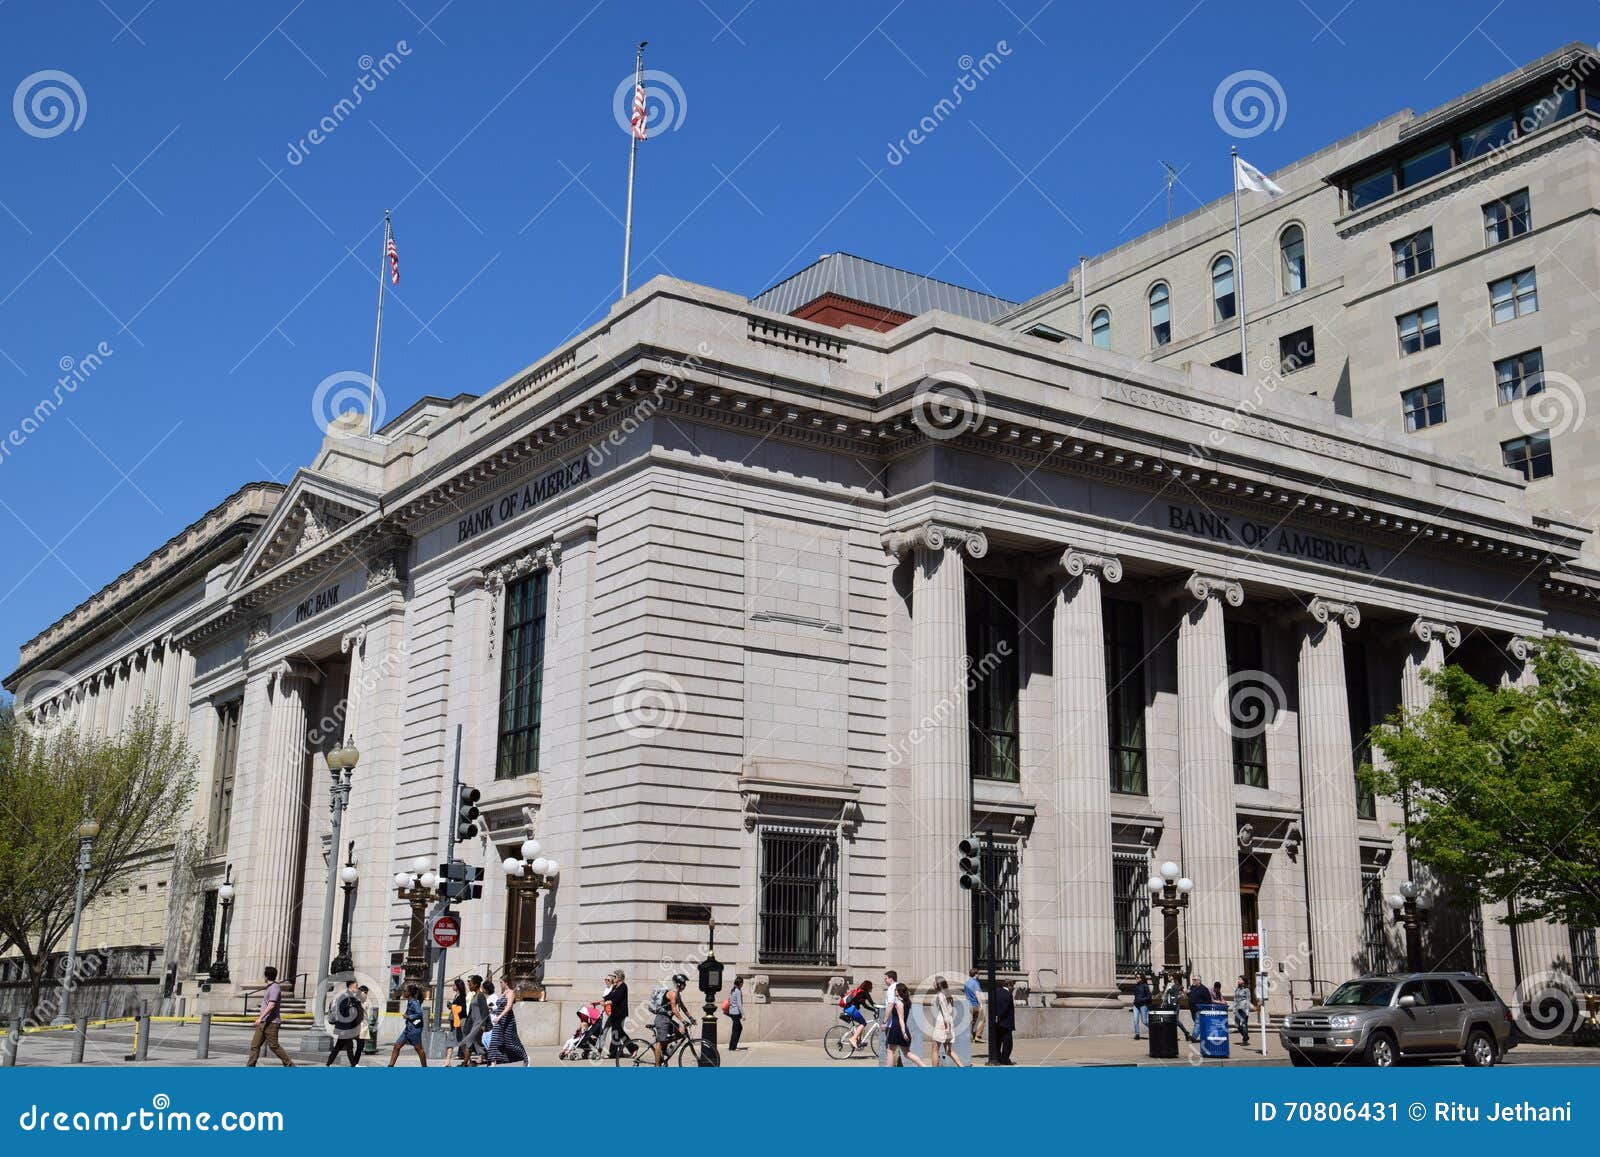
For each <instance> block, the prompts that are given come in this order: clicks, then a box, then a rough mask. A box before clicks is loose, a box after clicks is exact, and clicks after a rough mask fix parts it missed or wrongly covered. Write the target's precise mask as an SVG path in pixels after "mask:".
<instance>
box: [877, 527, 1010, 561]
mask: <svg viewBox="0 0 1600 1157" xmlns="http://www.w3.org/2000/svg"><path fill="white" fill-rule="evenodd" d="M883 549H884V550H885V551H887V552H888V553H889V554H892V555H894V556H896V557H900V556H902V555H905V554H907V553H908V552H910V551H913V550H928V551H939V550H965V551H966V552H967V554H968V555H970V556H971V557H973V558H982V557H983V556H984V555H986V554H988V553H989V539H988V537H987V536H986V535H985V534H984V533H983V531H981V530H978V529H976V528H973V527H965V526H955V525H953V524H951V523H943V522H935V521H933V520H932V519H929V520H928V521H926V522H923V523H920V524H918V525H916V526H912V527H907V528H905V529H903V530H892V531H890V532H889V533H887V534H885V535H884V536H883Z"/></svg>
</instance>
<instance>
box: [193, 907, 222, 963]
mask: <svg viewBox="0 0 1600 1157" xmlns="http://www.w3.org/2000/svg"><path fill="white" fill-rule="evenodd" d="M216 940H217V890H216V889H215V888H211V889H209V890H207V891H206V893H205V895H203V896H201V897H200V930H199V931H198V932H196V933H195V938H194V970H195V971H196V972H205V971H207V970H208V969H210V967H211V961H212V958H213V954H214V952H215V950H216Z"/></svg>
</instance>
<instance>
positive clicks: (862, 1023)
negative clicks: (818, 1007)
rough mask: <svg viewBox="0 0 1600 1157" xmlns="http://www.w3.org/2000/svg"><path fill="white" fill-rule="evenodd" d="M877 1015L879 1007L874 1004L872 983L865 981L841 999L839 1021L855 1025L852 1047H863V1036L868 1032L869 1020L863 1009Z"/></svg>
mask: <svg viewBox="0 0 1600 1157" xmlns="http://www.w3.org/2000/svg"><path fill="white" fill-rule="evenodd" d="M863 1008H864V1009H866V1010H867V1011H868V1012H873V1013H876V1012H877V1011H878V1006H877V1005H875V1004H873V1003H872V981H870V980H863V981H862V982H861V983H860V984H858V985H856V986H855V987H854V988H852V989H851V990H850V991H849V992H847V993H845V994H844V995H843V996H841V997H840V998H839V1019H840V1020H847V1021H849V1022H850V1023H851V1024H853V1025H855V1029H854V1030H853V1031H852V1032H851V1033H850V1047H851V1048H852V1049H857V1048H860V1047H861V1034H862V1033H864V1032H866V1030H867V1018H866V1016H865V1014H863V1013H862V1011H861V1010H862V1009H863Z"/></svg>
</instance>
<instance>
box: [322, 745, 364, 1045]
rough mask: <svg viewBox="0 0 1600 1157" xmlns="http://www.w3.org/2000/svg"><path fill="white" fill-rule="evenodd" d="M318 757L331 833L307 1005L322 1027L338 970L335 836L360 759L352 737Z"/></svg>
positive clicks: (347, 804)
mask: <svg viewBox="0 0 1600 1157" xmlns="http://www.w3.org/2000/svg"><path fill="white" fill-rule="evenodd" d="M322 758H323V761H324V762H325V763H327V765H328V777H329V782H328V811H329V818H330V820H331V822H332V829H333V834H332V838H331V840H330V841H329V843H328V889H327V894H326V895H325V896H324V897H323V901H322V950H321V951H320V952H318V953H317V987H316V990H315V991H316V998H315V999H314V1000H313V1001H312V1006H311V1014H312V1017H313V1019H314V1021H315V1023H316V1025H317V1027H318V1028H321V1027H322V1020H323V1004H324V1003H325V1002H326V1000H327V992H326V989H327V987H328V977H329V976H330V975H331V974H332V973H334V972H339V971H342V970H341V969H340V968H339V967H338V966H337V965H336V964H335V965H330V963H329V961H328V953H329V951H330V950H331V948H332V946H333V898H334V896H335V894H336V893H337V892H338V887H339V877H340V874H341V873H340V871H339V869H338V867H337V866H336V862H337V857H338V850H339V837H340V835H341V834H342V833H343V831H344V812H345V809H346V808H347V807H349V806H350V784H351V780H352V779H353V778H354V776H355V770H356V764H357V763H359V762H360V760H361V752H360V751H359V750H357V749H356V745H355V740H353V739H348V740H345V741H343V742H341V743H340V744H339V746H338V747H335V748H334V749H333V750H332V751H330V752H328V753H327V754H326V755H324V756H323V757H322Z"/></svg>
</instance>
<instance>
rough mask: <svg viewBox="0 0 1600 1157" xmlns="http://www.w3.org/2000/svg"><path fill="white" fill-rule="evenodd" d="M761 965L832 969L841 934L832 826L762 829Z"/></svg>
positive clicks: (759, 913)
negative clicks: (825, 966) (806, 966)
mask: <svg viewBox="0 0 1600 1157" xmlns="http://www.w3.org/2000/svg"><path fill="white" fill-rule="evenodd" d="M759 851H760V857H761V862H760V876H761V879H760V888H761V907H760V910H759V911H758V912H757V916H756V918H757V924H758V925H759V928H760V949H759V952H758V957H757V958H758V960H759V962H760V963H762V964H809V965H827V966H831V965H833V964H834V963H835V962H836V961H835V956H836V953H837V944H838V936H839V917H838V907H839V840H838V837H837V835H835V833H834V831H833V830H832V829H831V828H820V827H816V828H810V827H778V826H763V827H762V828H761V830H760V849H759Z"/></svg>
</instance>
